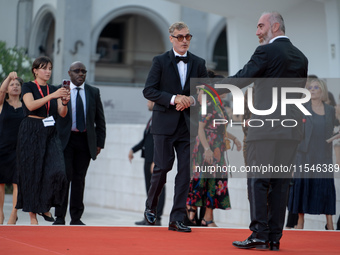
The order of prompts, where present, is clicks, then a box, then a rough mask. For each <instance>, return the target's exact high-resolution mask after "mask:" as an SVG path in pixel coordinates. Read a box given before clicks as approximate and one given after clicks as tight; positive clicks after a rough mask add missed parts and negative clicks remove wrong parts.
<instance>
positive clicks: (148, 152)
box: [132, 125, 154, 162]
mask: <svg viewBox="0 0 340 255" xmlns="http://www.w3.org/2000/svg"><path fill="white" fill-rule="evenodd" d="M151 127H152V125H151ZM151 127H150V128H151ZM150 128H145V130H144V134H143V139H142V140H141V141H140V142H139V143H137V144H136V145H135V146H133V147H132V151H133V152H134V153H135V152H137V151H139V150H142V158H144V159H145V161H146V162H153V147H154V143H153V135H152V134H151V132H150Z"/></svg>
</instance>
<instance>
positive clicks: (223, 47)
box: [213, 26, 229, 76]
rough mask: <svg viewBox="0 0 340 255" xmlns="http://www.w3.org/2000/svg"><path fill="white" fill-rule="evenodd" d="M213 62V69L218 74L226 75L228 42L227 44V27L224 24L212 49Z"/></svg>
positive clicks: (227, 68)
mask: <svg viewBox="0 0 340 255" xmlns="http://www.w3.org/2000/svg"><path fill="white" fill-rule="evenodd" d="M213 62H214V63H215V71H216V72H217V73H219V74H222V75H225V76H227V75H228V70H229V67H228V44H227V27H226V26H224V28H223V29H222V31H221V32H220V34H219V36H218V38H217V40H216V43H215V47H214V51H213Z"/></svg>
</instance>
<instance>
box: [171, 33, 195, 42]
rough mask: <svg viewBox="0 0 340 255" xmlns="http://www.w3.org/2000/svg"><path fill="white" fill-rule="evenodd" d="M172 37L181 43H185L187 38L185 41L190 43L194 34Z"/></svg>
mask: <svg viewBox="0 0 340 255" xmlns="http://www.w3.org/2000/svg"><path fill="white" fill-rule="evenodd" d="M171 36H172V37H174V38H176V39H177V40H178V41H179V42H183V40H184V38H185V40H187V41H190V40H191V38H192V34H186V35H177V36H174V35H171Z"/></svg>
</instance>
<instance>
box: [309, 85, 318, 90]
mask: <svg viewBox="0 0 340 255" xmlns="http://www.w3.org/2000/svg"><path fill="white" fill-rule="evenodd" d="M307 89H308V90H312V89H315V90H318V89H320V87H319V86H318V85H315V86H308V87H307Z"/></svg>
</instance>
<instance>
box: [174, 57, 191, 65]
mask: <svg viewBox="0 0 340 255" xmlns="http://www.w3.org/2000/svg"><path fill="white" fill-rule="evenodd" d="M188 60H189V58H188V57H180V56H176V63H178V62H179V61H183V62H184V63H185V64H186V63H188Z"/></svg>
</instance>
